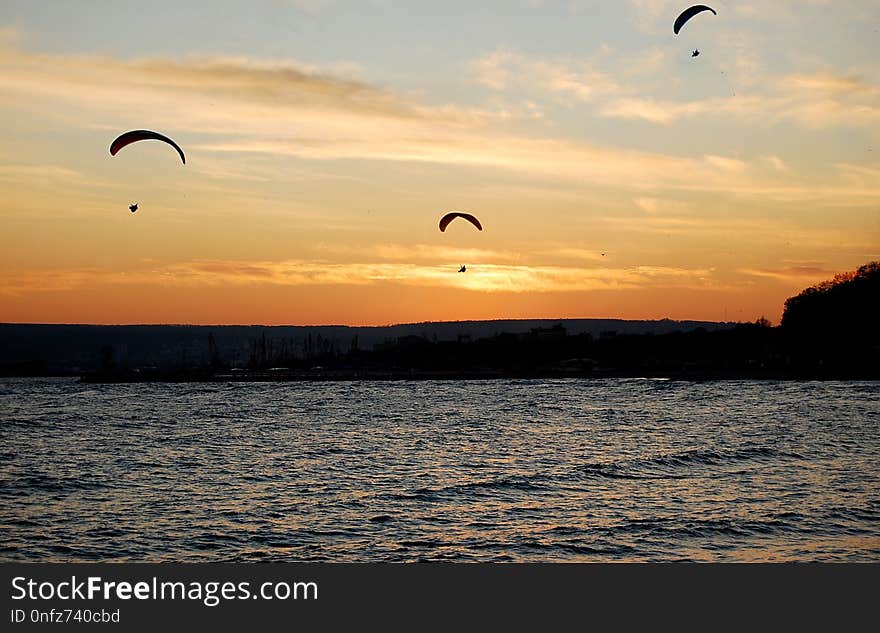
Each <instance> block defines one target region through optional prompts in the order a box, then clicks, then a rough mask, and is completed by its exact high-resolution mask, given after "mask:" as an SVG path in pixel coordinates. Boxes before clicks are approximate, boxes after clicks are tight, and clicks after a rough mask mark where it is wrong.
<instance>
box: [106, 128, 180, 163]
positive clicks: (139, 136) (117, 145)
mask: <svg viewBox="0 0 880 633" xmlns="http://www.w3.org/2000/svg"><path fill="white" fill-rule="evenodd" d="M150 140H152V141H162V142H163V143H168V144H169V145H170V146H171V147H173V148H174V149H176V150H177V153H178V154H180V160H182V161H183V164H184V165H186V156H184V155H183V150H182V149H180V145H178V144H177V143H175V142H174V141H172V140H171V139H170V138H168V137H167V136H165V135H164V134H159V133H158V132H151V131H150V130H132V131H130V132H126V133H125V134H122V135H120V136H118V137H117V138H116V140H115V141H113V142H112V143H111V144H110V155H111V156H116V152H118V151H119V150H121V149H122V148H123V147H125V146H126V145H131V144H132V143H137V142H138V141H150Z"/></svg>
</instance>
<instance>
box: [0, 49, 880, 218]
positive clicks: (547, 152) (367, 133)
mask: <svg viewBox="0 0 880 633" xmlns="http://www.w3.org/2000/svg"><path fill="white" fill-rule="evenodd" d="M511 60H513V63H514V66H515V67H516V65H517V64H519V65H526V66H529V67H530V68H533V69H535V70H538V71H540V72H538V73H537V76H538V77H539V81H540V82H542V85H543V86H544V87H545V88H546V89H547V90H550V91H552V92H554V93H555V94H561V95H565V96H566V97H567V98H574V99H578V100H587V101H592V100H596V101H597V103H598V102H599V101H601V99H600V96H601V97H603V98H605V97H607V98H609V99H612V101H611V103H610V104H609V105H607V106H606V108H605V110H603V111H602V112H603V113H604V114H605V115H606V116H624V117H629V116H635V117H647V118H648V119H652V120H656V121H663V120H669V121H672V120H674V119H675V118H676V117H678V116H691V115H696V114H698V113H703V112H709V111H711V110H715V109H719V108H720V109H724V110H726V111H728V112H753V113H755V112H757V111H758V109H759V106H760V104H761V103H762V101H761V100H760V99H759V98H743V99H726V100H715V101H712V100H710V101H706V102H697V103H685V104H678V105H673V106H668V105H667V104H663V103H662V102H638V101H636V100H632V99H630V100H617V101H615V100H614V99H615V97H614V96H613V95H614V94H616V92H617V90H618V87H617V86H616V84H614V82H612V81H609V80H607V78H606V77H605V76H604V75H603V74H602V73H601V72H594V71H593V70H590V69H589V68H588V67H586V66H583V67H581V66H579V65H578V64H574V65H573V66H571V67H567V66H559V67H554V66H552V64H549V63H547V62H543V61H541V62H533V61H529V60H526V61H524V60H523V58H521V57H519V56H516V55H514V54H512V53H503V54H500V57H499V58H498V60H496V62H493V64H494V65H495V66H497V65H499V64H502V65H503V64H506V63H508V62H509V61H511ZM490 65H491V64H490ZM494 81H496V82H497V81H502V79H500V78H498V77H496V78H495V80H494ZM504 81H513V80H512V79H507V80H504ZM516 81H520V80H519V79H517V80H516ZM529 81H530V80H529ZM804 81H805V80H804V77H803V76H801V78H800V80H799V82H800V83H799V84H798V85H803V83H804ZM796 83H797V82H796ZM823 85H828V86H830V87H829V90H833V91H836V92H837V93H840V92H844V93H846V94H859V95H862V94H866V93H870V94H873V93H871V90H869V89H867V88H865V85H864V83H863V82H862V83H859V82H856V83H855V87H854V85H853V81H851V80H847V81H845V82H843V84H842V86H838V85H837V84H836V83H835V82H833V81H828V78H827V77H825V78H824V80H823ZM866 91H867V92H866ZM0 95H2V96H3V98H4V99H6V100H14V101H16V102H18V103H20V104H21V105H22V106H26V107H28V108H30V109H31V110H32V111H34V112H35V113H36V112H39V113H40V115H41V116H46V117H63V118H65V120H66V119H68V118H75V119H76V120H77V121H78V122H79V125H80V126H81V125H82V120H83V119H85V120H86V121H87V125H91V126H95V127H101V128H109V129H112V130H114V131H117V130H119V129H122V128H124V127H126V126H127V125H128V124H129V123H130V118H131V112H132V111H136V112H138V114H139V118H140V117H142V118H143V121H142V122H141V123H140V124H141V125H143V126H144V127H156V128H158V129H161V130H163V131H166V132H168V133H170V134H172V135H173V136H175V137H176V138H177V140H179V141H180V142H182V143H184V144H185V145H186V146H187V150H188V153H189V155H190V157H191V161H190V162H191V163H192V166H193V168H194V169H199V167H197V166H198V165H199V160H200V156H207V157H208V158H207V160H206V164H205V170H204V171H205V173H209V172H210V173H213V174H214V175H215V177H218V176H222V175H223V174H224V167H223V166H222V165H221V163H222V161H218V160H217V157H218V156H219V155H223V154H229V153H238V154H264V155H270V156H282V157H284V156H289V157H296V158H303V159H310V160H339V159H359V160H374V161H400V162H414V163H419V162H431V163H439V164H447V165H459V166H467V167H482V168H487V169H496V170H505V171H512V172H517V173H521V174H528V175H531V176H534V177H535V178H540V179H543V180H545V181H555V182H568V183H573V184H589V185H596V186H601V187H606V188H614V187H626V188H627V189H628V190H630V191H638V190H649V189H654V190H658V189H673V190H675V189H677V190H689V191H713V192H719V193H728V194H731V195H737V196H748V195H754V196H761V195H771V196H774V195H777V196H781V197H782V198H783V199H788V198H790V197H792V196H794V197H800V198H803V199H808V198H810V197H813V196H815V195H816V194H817V193H820V194H822V193H825V192H827V193H828V194H833V195H836V196H837V195H840V200H841V201H846V200H849V199H852V198H856V199H857V200H858V201H859V203H860V204H861V203H862V202H863V201H864V199H865V198H868V199H876V198H877V197H878V195H880V189H878V188H877V187H876V186H875V185H873V184H865V185H864V186H862V187H860V188H855V189H854V190H853V191H847V190H846V186H848V185H849V184H850V183H849V182H840V183H839V184H836V185H831V184H827V185H824V186H823V187H821V188H820V187H818V185H816V183H815V182H812V181H808V182H797V181H794V180H791V179H790V176H791V174H788V177H789V179H788V181H787V182H785V183H784V184H783V183H781V182H780V181H779V180H778V179H779V178H782V177H783V176H785V175H786V174H785V172H783V171H781V170H778V169H774V170H772V172H771V171H770V170H767V169H766V164H765V163H766V160H765V159H762V158H760V157H759V158H757V159H752V160H746V159H743V158H739V157H730V156H716V155H710V156H707V157H682V156H675V155H669V154H662V153H656V152H645V151H636V150H628V149H622V148H615V147H610V146H603V145H597V144H591V143H588V142H584V141H575V140H564V139H558V138H546V137H545V138H541V137H537V136H533V135H525V134H523V135H514V134H511V133H510V132H508V131H505V128H504V126H503V125H502V123H503V122H504V121H505V114H504V113H502V112H493V111H489V110H484V109H477V108H460V107H457V106H454V105H426V104H424V103H420V102H418V101H416V100H414V99H412V98H410V97H407V96H402V95H399V94H395V93H393V92H391V91H388V90H386V89H383V88H380V87H376V86H373V85H371V84H368V83H366V82H363V81H359V80H355V79H349V78H340V77H335V76H333V75H332V74H330V73H328V72H326V71H322V70H321V69H317V68H314V67H309V66H305V65H301V64H297V63H296V62H293V61H265V60H251V59H246V58H228V57H221V58H193V59H188V60H184V61H172V60H163V59H136V60H117V59H112V58H107V57H97V56H57V55H35V54H29V53H25V52H22V51H19V50H15V49H12V50H4V51H0ZM59 104H63V107H59ZM535 108H537V106H535ZM614 108H617V109H616V110H614ZM640 108H643V110H640ZM193 152H195V154H193ZM228 166H229V163H228V162H227V163H226V169H227V171H228ZM238 175H239V176H240V177H242V178H245V179H251V180H259V179H260V177H261V175H260V174H259V173H255V172H253V171H241V170H238ZM771 175H772V176H773V177H774V178H775V179H774V178H771V177H770V176H771ZM844 185H846V186H844Z"/></svg>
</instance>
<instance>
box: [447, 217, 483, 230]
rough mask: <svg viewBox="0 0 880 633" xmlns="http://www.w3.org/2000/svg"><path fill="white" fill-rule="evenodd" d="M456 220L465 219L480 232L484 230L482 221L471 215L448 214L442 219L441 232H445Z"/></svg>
mask: <svg viewBox="0 0 880 633" xmlns="http://www.w3.org/2000/svg"><path fill="white" fill-rule="evenodd" d="M455 218H464V219H465V220H467V221H468V222H470V223H471V224H473V225H474V226H475V227H477V228H478V229H479V230H481V231H482V230H483V225H482V224H480V221H479V220H478V219H477V218H475V217H474V216H472V215H471V214H470V213H447V214H446V215H444V216H443V217H442V218H440V231H441V232H442V231H445V230H446V227H447V226H449V223H450V222H452V221H453V220H454V219H455Z"/></svg>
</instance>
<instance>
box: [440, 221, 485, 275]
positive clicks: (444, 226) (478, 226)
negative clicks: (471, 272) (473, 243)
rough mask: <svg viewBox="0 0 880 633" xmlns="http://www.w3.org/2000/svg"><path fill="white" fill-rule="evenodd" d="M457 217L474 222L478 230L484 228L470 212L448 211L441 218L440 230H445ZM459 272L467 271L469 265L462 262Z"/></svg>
mask: <svg viewBox="0 0 880 633" xmlns="http://www.w3.org/2000/svg"><path fill="white" fill-rule="evenodd" d="M455 218H461V219H463V220H467V221H468V222H470V223H471V224H473V225H474V226H475V227H477V230H479V231H482V230H483V225H482V224H480V221H479V220H478V219H477V218H475V217H474V216H472V215H471V214H470V213H447V214H446V215H444V216H443V217H442V218H440V232H441V233H443V232H445V231H446V227H447V226H449V223H450V222H452V221H453V220H454V219H455ZM458 272H460V273H466V272H467V266H465V265H464V264H462V266H461V268H459V269H458Z"/></svg>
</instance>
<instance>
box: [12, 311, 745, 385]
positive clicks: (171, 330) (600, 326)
mask: <svg viewBox="0 0 880 633" xmlns="http://www.w3.org/2000/svg"><path fill="white" fill-rule="evenodd" d="M557 324H561V325H562V326H563V327H564V328H565V329H566V331H567V332H568V333H569V334H571V335H580V334H589V335H590V336H592V337H593V338H596V339H601V338H603V337H604V338H608V337H612V336H624V335H637V334H655V335H661V334H669V333H673V332H691V331H694V330H698V329H703V330H706V331H716V330H723V329H730V328H732V327H733V326H734V324H732V323H715V322H710V321H673V320H669V319H663V320H659V321H626V320H621V319H544V320H500V321H454V322H426V323H409V324H400V325H390V326H385V327H349V326H341V325H327V326H262V325H39V324H16V323H7V324H0V373H5V374H7V375H9V374H17V375H35V374H36V375H39V374H56V375H65V374H79V373H82V372H84V371H92V370H94V369H96V368H98V367H99V366H101V365H102V364H106V363H107V362H108V361H109V360H110V359H112V362H113V363H114V364H115V365H117V366H122V367H126V366H128V367H138V366H152V367H181V366H204V365H208V364H210V363H211V361H212V359H216V360H219V361H220V362H222V363H223V364H224V365H227V366H233V367H236V366H245V365H247V364H248V363H250V362H251V361H252V360H253V359H254V358H255V357H257V358H260V359H267V358H269V359H271V358H273V357H276V356H277V357H300V358H303V357H307V356H319V355H321V354H325V353H345V352H348V351H350V350H352V349H359V350H364V351H371V350H373V349H374V348H375V347H376V346H377V345H381V344H387V343H394V342H396V341H398V340H399V339H406V338H407V337H420V338H422V339H426V340H428V341H432V342H442V341H468V340H470V341H474V340H478V339H482V338H488V337H493V336H497V335H500V334H505V333H506V334H521V333H526V332H529V331H531V330H534V329H538V328H550V327H553V326H555V325H557Z"/></svg>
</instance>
